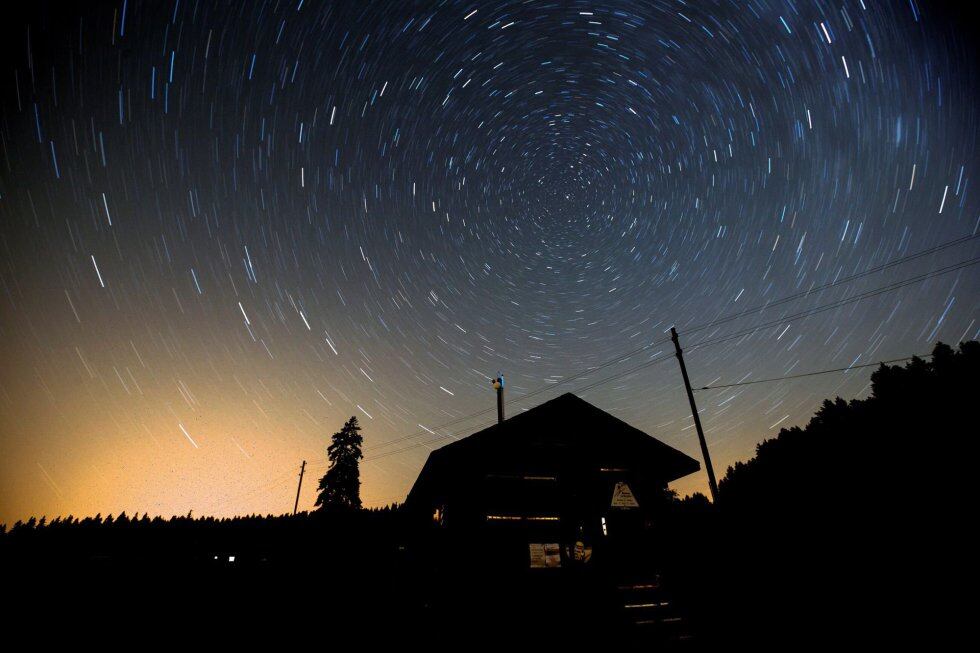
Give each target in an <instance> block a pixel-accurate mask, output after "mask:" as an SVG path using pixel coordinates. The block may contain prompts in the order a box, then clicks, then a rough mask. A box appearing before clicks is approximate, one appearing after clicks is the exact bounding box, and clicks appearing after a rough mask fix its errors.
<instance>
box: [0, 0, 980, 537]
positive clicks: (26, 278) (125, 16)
mask: <svg viewBox="0 0 980 653" xmlns="http://www.w3.org/2000/svg"><path fill="white" fill-rule="evenodd" d="M955 11H956V9H955V5H954V4H952V3H946V2H939V3H937V2H926V1H925V0H903V1H895V2H873V3H872V2H868V1H867V0H840V1H838V2H833V3H831V2H824V1H822V0H807V1H804V0H750V1H748V2H735V1H734V0H714V1H711V2H690V1H687V2H683V1H681V0H643V1H640V0H621V1H616V2H611V1H606V2H586V1H584V0H569V1H567V2H535V1H532V2H517V1H514V2H505V1H494V2H490V1H487V2H482V1H481V2H474V1H472V0H469V1H466V2H455V1H452V0H444V1H438V2H436V1H433V2H422V1H419V2H408V1H402V0H392V1H389V2H368V1H365V2H312V1H309V0H307V1H305V2H303V1H300V0H295V1H292V2H259V1H255V2H241V3H233V4H228V3H219V2H211V1H207V0H199V1H194V0H179V1H177V0H173V1H168V2H137V1H135V0H133V1H129V0H120V1H119V2H105V3H76V4H71V3H46V2H42V3H38V4H37V6H35V7H32V8H31V9H29V10H27V13H26V14H25V15H23V16H14V15H10V16H9V17H8V19H5V20H4V21H3V22H4V48H5V54H6V56H5V57H4V58H3V60H2V61H0V89H2V90H0V93H2V104H0V157H2V158H0V171H2V173H0V245H2V248H3V249H2V254H0V280H2V285H3V297H2V298H0V306H2V308H0V356H2V361H3V366H2V370H3V371H2V374H0V522H12V521H14V520H16V519H20V518H24V517H26V516H28V515H31V514H37V515H42V514H46V515H48V516H49V517H53V516H55V515H58V514H61V515H66V514H68V513H74V514H75V515H82V514H94V513H96V512H101V513H102V514H103V515H105V514H107V513H110V512H112V513H118V512H119V511H122V510H127V511H128V512H130V513H132V512H135V511H139V512H144V511H149V512H150V513H151V514H153V513H159V514H164V515H170V514H174V513H176V514H186V513H187V512H188V511H189V510H193V511H194V512H195V514H207V513H213V514H221V515H227V514H237V513H251V512H263V513H264V512H274V513H281V512H285V511H287V510H291V508H292V501H293V498H294V495H295V491H294V490H292V489H291V487H290V486H291V484H292V483H293V481H294V479H295V472H296V468H297V467H298V465H299V462H300V461H301V460H304V459H305V460H308V461H310V465H309V469H308V473H313V474H317V475H319V474H322V473H323V470H324V469H325V468H326V462H325V448H326V444H327V441H328V438H329V436H330V434H331V433H333V432H334V431H336V430H337V429H339V427H340V426H341V425H342V424H343V422H344V421H345V420H346V419H347V418H348V417H350V416H351V415H357V416H358V417H359V418H360V419H361V423H362V427H363V435H364V437H365V452H366V458H365V461H364V464H363V466H362V481H363V488H362V496H363V498H364V500H365V503H366V504H367V505H382V504H385V503H389V502H392V501H400V500H402V499H403V498H404V496H405V493H406V492H407V490H408V488H409V487H410V485H411V483H412V482H413V481H414V479H415V476H416V475H417V473H418V471H419V469H420V468H421V466H422V463H423V462H424V460H425V456H426V455H427V453H428V451H429V450H431V449H432V448H433V447H435V446H438V445H439V444H441V443H444V442H447V441H450V440H451V439H452V438H455V437H462V436H465V435H466V434H468V433H469V432H471V431H473V430H475V429H476V428H478V427H480V426H482V425H483V424H485V423H487V422H489V421H492V419H491V415H492V412H493V410H494V401H495V399H494V395H493V391H492V389H491V387H490V384H489V383H488V379H489V378H491V377H492V376H494V375H495V374H496V373H497V372H498V370H499V371H501V372H502V373H504V374H505V375H506V378H507V382H508V385H507V397H508V414H514V413H515V412H517V411H519V410H522V409H526V408H529V407H531V406H533V405H535V404H537V403H539V402H541V401H544V400H546V399H548V398H551V397H552V396H555V395H557V394H559V393H561V392H567V391H572V392H576V391H578V392H580V393H581V394H582V395H583V396H584V397H585V398H586V399H588V400H589V401H592V402H593V403H595V404H597V405H598V406H599V407H601V408H603V409H604V410H608V411H610V412H612V413H613V414H615V415H616V416H618V417H620V418H622V419H625V420H627V421H628V422H630V423H632V424H635V425H636V426H637V427H639V428H641V429H644V430H645V431H647V432H649V433H650V434H651V435H653V436H655V437H657V438H659V439H661V440H663V441H665V442H667V443H668V444H670V445H672V446H674V447H677V448H679V449H681V450H682V451H685V452H686V453H688V454H690V455H692V456H695V457H698V456H699V455H700V454H699V449H698V444H697V438H696V435H695V433H694V431H693V428H692V427H691V419H690V410H689V408H688V407H687V402H686V399H685V395H684V391H683V387H682V386H681V382H680V378H679V374H678V373H677V370H676V366H675V365H674V364H673V363H672V349H671V347H670V345H669V340H667V339H666V336H665V333H666V332H667V331H668V330H669V329H670V327H671V326H675V327H676V328H677V330H678V331H679V332H680V334H681V337H682V338H683V339H684V340H685V349H686V351H687V352H688V355H687V365H688V368H689V371H690V374H691V377H692V378H691V381H692V384H693V385H695V386H696V387H699V388H704V389H702V390H701V391H700V392H699V393H698V394H699V404H700V405H699V408H701V409H702V412H701V419H702V423H703V424H704V428H705V432H706V436H707V440H708V443H709V446H710V447H711V451H712V457H713V459H714V463H715V467H716V468H717V469H719V471H723V470H724V469H725V468H726V467H727V466H728V465H729V464H732V463H734V462H735V461H736V460H740V459H745V458H747V457H749V456H751V455H752V452H753V450H754V447H755V444H756V443H757V442H758V441H759V440H761V439H762V438H764V437H771V436H773V435H775V434H776V432H778V430H779V428H781V427H784V426H789V425H792V424H798V423H804V422H805V421H806V420H807V419H808V418H809V415H810V414H811V413H812V411H813V410H814V409H815V408H816V407H817V406H818V404H819V402H821V401H822V400H823V399H824V398H825V397H829V396H834V395H841V396H843V397H845V398H853V397H859V396H863V395H864V394H866V393H867V391H868V384H869V375H870V372H871V370H872V369H873V367H870V366H873V364H874V363H876V362H877V361H881V360H893V359H900V358H904V357H907V356H908V355H909V354H910V353H914V352H928V351H931V348H932V345H933V344H934V343H935V341H936V340H942V341H945V342H948V343H951V344H955V343H957V342H959V341H961V340H965V339H972V338H976V337H977V336H978V335H980V301H978V298H980V274H978V269H980V266H978V265H975V263H977V262H978V261H980V259H978V256H980V239H978V238H977V236H978V232H980V201H978V200H977V195H976V193H975V192H974V189H973V188H972V182H973V175H974V174H975V173H978V172H980V170H978V166H980V164H978V161H980V160H978V158H977V156H976V146H977V140H978V128H977V124H978V120H980V115H978V113H980V112H978V109H977V107H978V103H977V99H978V97H980V94H978V87H977V72H978V71H977V66H976V63H975V61H976V50H975V46H973V45H972V44H971V40H970V39H971V37H972V35H970V34H968V33H966V31H965V28H964V27H961V26H958V23H963V22H964V21H961V20H958V17H957V16H956V15H955ZM664 343H667V344H666V347H665V344H664ZM660 363H663V364H660ZM842 370H843V371H846V373H835V374H829V373H825V372H828V371H834V372H841V371H842ZM315 487H316V483H307V484H306V487H305V488H304V493H303V496H302V497H301V500H300V505H301V506H302V505H304V503H305V505H307V507H309V506H312V501H313V499H312V497H313V492H314V490H315ZM676 489H678V490H679V491H680V492H681V493H687V492H693V491H704V490H705V489H706V482H705V479H704V478H703V476H702V475H696V477H689V478H687V479H684V480H683V481H682V482H681V483H680V484H678V485H677V488H676Z"/></svg>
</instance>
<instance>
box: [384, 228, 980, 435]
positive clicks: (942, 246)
mask: <svg viewBox="0 0 980 653" xmlns="http://www.w3.org/2000/svg"><path fill="white" fill-rule="evenodd" d="M977 238H980V234H970V235H966V236H960V237H959V238H955V239H953V240H950V241H947V242H945V243H941V244H939V245H936V246H934V247H930V248H927V249H924V250H921V251H919V252H916V253H914V254H908V255H906V256H902V257H899V258H896V259H892V260H891V261H888V262H887V263H883V264H882V265H878V266H875V267H873V268H869V269H867V270H864V271H863V272H859V273H856V274H853V275H850V276H848V277H844V278H841V279H837V280H835V281H832V282H829V283H826V284H823V285H821V286H817V287H814V288H810V289H809V290H805V291H801V292H798V293H795V294H793V295H788V296H786V297H782V298H780V299H777V300H775V301H772V302H769V303H766V304H763V305H760V306H756V307H754V308H749V309H745V310H743V311H740V312H738V313H734V314H732V315H728V316H725V317H721V318H718V319H716V320H712V321H711V322H706V323H704V324H701V325H697V326H694V327H691V328H689V329H685V330H684V331H683V332H682V334H683V335H689V334H691V333H696V332H698V331H703V330H704V329H707V328H710V327H713V326H718V325H719V324H724V323H727V322H731V321H732V320H736V319H738V318H741V317H745V316H746V315H750V314H752V313H757V312H760V311H764V310H766V309H768V308H773V307H775V306H780V305H782V304H785V303H787V302H790V301H793V300H795V299H801V298H803V297H806V296H809V295H812V294H815V293H818V292H821V291H823V290H827V289H829V288H833V287H836V286H839V285H843V284H845V283H850V282H852V281H855V280H857V279H860V278H863V277H866V276H868V275H870V274H874V273H876V272H881V271H882V270H886V269H888V268H891V267H895V266H896V265H900V264H903V263H907V262H909V261H912V260H915V259H917V258H921V257H923V256H927V255H929V254H934V253H936V252H939V251H942V250H945V249H948V248H950V247H954V246H956V245H960V244H963V243H966V242H969V241H972V240H975V239H977ZM921 280H924V279H921ZM900 287H901V286H900ZM885 292H887V291H885ZM872 296H873V295H872ZM832 308H833V307H832ZM826 310H830V309H829V308H828V309H826ZM787 319H799V316H798V315H797V316H790V317H787V318H784V319H783V320H780V322H785V321H786V320H787ZM756 328H766V327H764V326H762V327H756ZM668 342H670V338H663V339H661V340H657V341H655V342H652V343H649V344H646V345H643V346H641V347H638V348H636V349H633V350H631V351H628V352H626V353H624V354H620V355H619V356H617V357H615V358H612V359H610V360H607V361H605V362H603V363H600V364H599V365H595V366H593V367H591V368H588V369H586V370H583V371H581V372H579V373H577V374H573V375H572V376H569V377H566V378H564V379H561V380H560V381H558V382H556V383H551V384H548V385H545V386H542V387H540V388H538V389H536V390H532V391H531V392H528V393H526V394H524V395H521V396H520V397H516V398H514V399H512V401H515V402H517V401H525V400H527V399H531V398H533V397H535V396H537V395H539V394H541V393H543V392H547V391H549V390H551V389H553V388H555V387H557V386H560V385H564V384H567V383H571V382H572V381H576V380H578V379H580V378H582V377H584V376H587V375H589V374H593V373H594V372H597V371H599V370H601V369H605V368H606V367H609V366H611V365H616V364H618V363H621V362H623V361H625V360H627V359H629V358H632V357H633V356H635V355H637V354H639V353H641V352H643V351H646V350H648V349H652V348H654V347H657V346H658V345H661V344H666V343H668ZM492 411H493V409H492V408H486V409H482V410H479V411H476V412H474V413H470V414H469V415H464V416H462V417H457V418H455V419H453V420H451V421H449V422H445V423H443V424H440V425H438V426H433V427H432V428H431V429H429V428H423V429H421V430H419V431H415V432H413V433H410V434H408V435H405V436H402V437H399V438H395V439H394V440H389V441H388V442H383V443H380V444H377V445H375V446H373V447H368V448H366V449H365V451H376V450H378V449H384V448H386V447H389V446H393V445H396V444H398V443H400V442H406V441H408V440H414V439H415V438H418V437H423V436H425V434H426V433H429V434H434V431H436V430H439V429H444V428H447V427H449V426H454V425H456V424H459V423H460V422H465V421H468V420H470V419H474V418H476V417H481V416H483V415H486V414H488V413H490V412H492ZM420 426H421V425H420ZM447 437H452V436H440V438H439V439H447ZM403 450H404V449H399V451H403Z"/></svg>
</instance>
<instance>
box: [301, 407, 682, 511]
mask: <svg viewBox="0 0 980 653" xmlns="http://www.w3.org/2000/svg"><path fill="white" fill-rule="evenodd" d="M692 401H693V400H692ZM305 471H306V461H305V460H304V461H303V464H302V465H300V467H299V485H298V486H297V487H296V503H294V504H293V514H294V515H295V514H296V510H297V509H298V508H299V491H300V490H302V489H303V472H305Z"/></svg>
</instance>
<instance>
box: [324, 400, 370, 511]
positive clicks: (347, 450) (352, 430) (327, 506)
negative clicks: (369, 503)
mask: <svg viewBox="0 0 980 653" xmlns="http://www.w3.org/2000/svg"><path fill="white" fill-rule="evenodd" d="M360 431H361V427H360V426H359V425H358V424H357V416H356V415H355V416H352V417H351V418H350V419H349V420H347V422H346V423H345V424H344V427H343V428H342V429H340V431H338V432H337V433H334V434H333V438H332V439H333V442H331V444H330V446H329V447H327V457H328V458H330V469H328V470H327V473H326V474H324V475H323V478H321V479H320V485H319V486H318V487H317V489H318V490H319V493H318V494H317V498H316V504H315V505H316V506H317V507H318V508H319V509H320V510H321V511H327V510H337V509H340V510H360V509H361V473H360V469H359V467H358V461H359V460H360V459H361V458H363V457H364V455H363V454H362V453H361V443H362V442H363V441H364V438H362V437H361V433H360Z"/></svg>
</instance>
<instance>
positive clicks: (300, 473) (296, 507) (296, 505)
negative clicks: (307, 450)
mask: <svg viewBox="0 0 980 653" xmlns="http://www.w3.org/2000/svg"><path fill="white" fill-rule="evenodd" d="M305 471H306V461H305V460H304V461H303V464H302V465H300V467H299V486H297V488H296V503H294V504H293V514H294V515H295V514H296V511H297V510H298V509H299V491H300V490H302V489H303V473H304V472H305Z"/></svg>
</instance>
